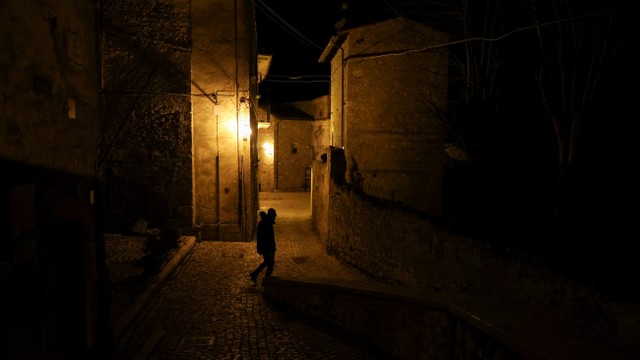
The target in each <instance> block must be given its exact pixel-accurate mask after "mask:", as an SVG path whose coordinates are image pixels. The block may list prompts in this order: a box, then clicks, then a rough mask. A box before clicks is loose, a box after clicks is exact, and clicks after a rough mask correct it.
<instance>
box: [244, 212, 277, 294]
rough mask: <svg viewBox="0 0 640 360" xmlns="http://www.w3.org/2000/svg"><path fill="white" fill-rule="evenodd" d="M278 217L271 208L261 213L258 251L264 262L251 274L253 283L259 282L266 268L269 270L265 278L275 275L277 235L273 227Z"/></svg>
mask: <svg viewBox="0 0 640 360" xmlns="http://www.w3.org/2000/svg"><path fill="white" fill-rule="evenodd" d="M276 216H277V214H276V210H275V209H274V208H270V209H269V210H267V212H266V213H265V212H264V211H261V212H260V222H258V229H257V231H256V232H257V241H256V250H257V251H258V254H260V255H262V259H263V261H262V263H261V264H260V265H258V267H257V268H256V269H255V270H253V271H252V272H251V273H250V274H249V277H250V278H251V281H253V282H256V281H257V280H258V275H260V272H261V271H262V270H263V269H264V268H267V271H266V272H265V274H264V276H265V277H269V276H271V273H273V267H274V266H275V262H276V260H275V257H276V235H275V231H274V230H273V225H274V224H275V223H276Z"/></svg>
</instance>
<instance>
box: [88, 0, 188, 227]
mask: <svg viewBox="0 0 640 360" xmlns="http://www.w3.org/2000/svg"><path fill="white" fill-rule="evenodd" d="M102 9H103V28H102V37H103V44H102V48H103V58H102V66H103V67H102V71H103V74H102V76H103V93H104V97H103V100H104V114H105V116H104V122H105V132H104V137H103V139H102V143H101V154H100V156H101V164H100V165H101V166H102V168H101V170H102V172H103V179H104V182H105V184H106V186H105V201H106V204H107V205H106V206H107V207H108V208H109V209H110V211H109V214H108V215H109V217H108V218H107V220H108V222H107V224H106V225H107V226H108V227H111V229H109V230H111V231H128V230H129V228H128V226H130V224H131V223H132V222H135V221H136V220H139V219H145V220H147V221H149V223H150V226H153V227H164V226H178V227H179V226H190V225H192V217H193V208H192V200H193V194H192V181H193V178H192V157H191V152H192V141H191V140H192V132H191V131H192V128H191V99H190V96H189V94H190V90H191V84H190V70H191V68H190V61H191V54H190V52H191V49H190V47H191V38H190V36H191V35H190V26H191V20H190V16H191V14H190V1H189V0H167V1H159V2H146V1H112V0H107V1H103V2H102Z"/></svg>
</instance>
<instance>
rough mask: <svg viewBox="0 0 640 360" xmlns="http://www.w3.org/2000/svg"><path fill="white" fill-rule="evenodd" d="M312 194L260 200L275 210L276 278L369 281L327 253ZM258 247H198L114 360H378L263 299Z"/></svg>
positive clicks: (361, 347) (272, 195)
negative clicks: (316, 228)
mask: <svg viewBox="0 0 640 360" xmlns="http://www.w3.org/2000/svg"><path fill="white" fill-rule="evenodd" d="M308 196H309V193H304V192H301V193H261V198H260V201H261V202H260V204H261V210H266V209H267V208H268V207H274V208H276V210H278V219H277V223H276V225H275V231H276V241H277V246H278V250H277V253H276V266H275V270H274V273H273V275H274V276H278V275H282V276H285V275H286V276H287V277H303V278H332V279H344V280H359V281H365V282H368V281H369V280H368V279H367V278H366V277H365V276H364V275H361V274H360V273H358V272H357V271H355V270H353V269H350V268H347V267H344V266H342V265H341V264H340V263H339V262H338V261H337V260H336V259H334V258H333V257H330V256H328V255H326V254H325V251H324V248H323V246H322V244H320V242H319V239H318V238H317V235H315V234H314V233H313V232H312V230H311V216H310V210H309V208H308V201H309V199H308ZM261 260H262V258H261V257H260V256H259V255H258V254H256V252H255V242H225V241H203V242H197V243H195V245H194V246H193V249H192V250H191V252H190V253H189V254H188V255H187V256H186V257H185V258H184V260H183V261H182V262H181V264H180V265H179V266H178V267H177V268H176V270H175V271H174V272H173V273H172V274H171V276H170V277H169V278H168V279H167V281H166V283H165V284H164V286H163V287H162V288H161V290H160V291H158V292H157V293H156V295H155V296H153V298H152V300H151V301H150V302H149V303H148V304H147V306H146V307H145V308H144V309H143V310H142V311H141V312H140V314H139V316H137V317H136V318H135V320H134V321H133V322H132V323H131V325H130V326H129V327H128V328H127V329H126V330H125V331H124V332H123V334H122V336H121V337H120V339H119V341H118V342H117V344H116V348H115V353H114V359H381V358H382V357H381V356H379V355H376V354H375V353H374V351H373V350H372V349H369V348H367V347H366V346H364V345H363V344H361V343H359V342H357V341H356V340H355V339H352V338H350V337H349V336H348V335H346V334H342V333H341V332H340V331H339V330H337V329H330V328H328V327H326V326H324V325H321V324H318V323H316V322H314V321H313V320H311V319H309V318H307V317H306V316H304V315H302V314H299V313H296V312H295V311H293V310H291V309H288V308H284V307H282V306H281V305H279V304H276V303H273V302H271V301H269V300H268V299H266V298H264V297H263V296H262V286H261V285H260V283H261V280H262V276H263V274H264V272H263V273H262V274H261V276H260V277H259V278H258V283H257V284H254V283H253V282H251V280H250V279H249V276H248V274H249V272H250V271H252V270H253V269H254V268H255V267H256V266H257V265H258V264H259V263H260V262H261Z"/></svg>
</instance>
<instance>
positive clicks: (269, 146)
mask: <svg viewBox="0 0 640 360" xmlns="http://www.w3.org/2000/svg"><path fill="white" fill-rule="evenodd" d="M262 148H263V149H264V152H265V153H267V155H270V156H273V144H272V143H264V144H262Z"/></svg>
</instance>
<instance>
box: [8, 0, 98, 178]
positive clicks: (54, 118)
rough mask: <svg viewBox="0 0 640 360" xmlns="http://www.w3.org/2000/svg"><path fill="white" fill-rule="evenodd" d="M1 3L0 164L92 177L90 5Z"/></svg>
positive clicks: (94, 101) (94, 84) (94, 77)
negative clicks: (8, 162) (12, 162)
mask: <svg viewBox="0 0 640 360" xmlns="http://www.w3.org/2000/svg"><path fill="white" fill-rule="evenodd" d="M72 3H73V6H70V5H67V4H66V3H65V4H61V3H59V2H57V1H14V0H9V1H2V4H1V5H0V34H2V35H0V157H2V158H4V159H11V160H15V161H19V162H22V163H26V164H30V165H34V166H38V167H42V168H48V169H57V170H61V171H65V172H68V173H71V174H79V175H82V176H84V177H89V178H91V177H93V176H94V175H95V166H96V143H97V141H98V132H99V122H98V120H99V117H98V113H99V112H98V83H99V77H98V73H97V70H96V63H97V54H96V48H97V44H96V32H95V26H96V24H95V15H96V12H95V8H94V6H93V5H92V4H91V2H86V1H73V2H72Z"/></svg>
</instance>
